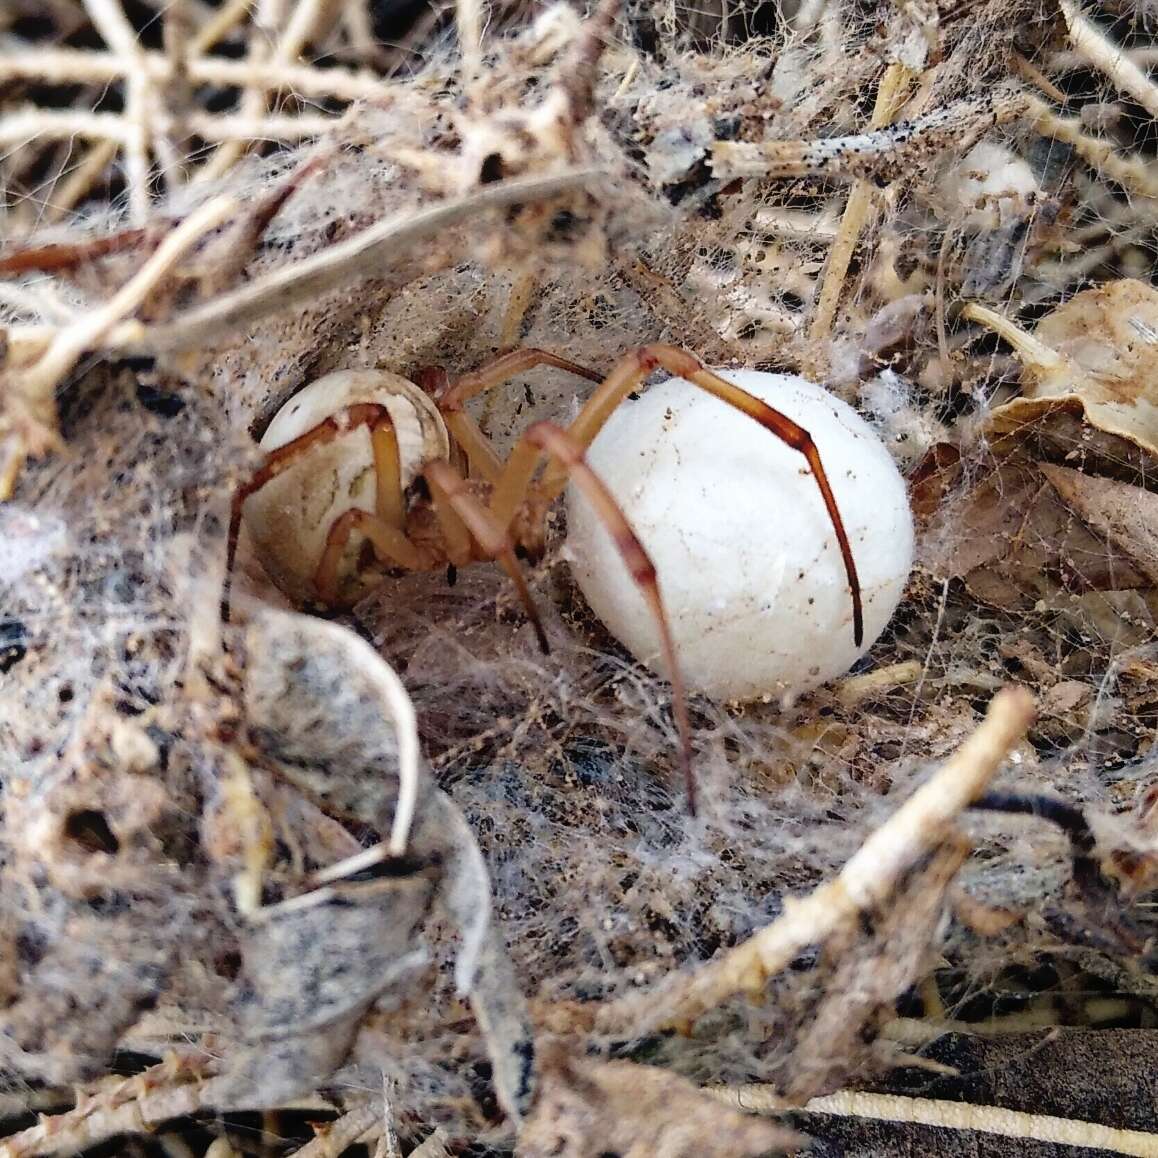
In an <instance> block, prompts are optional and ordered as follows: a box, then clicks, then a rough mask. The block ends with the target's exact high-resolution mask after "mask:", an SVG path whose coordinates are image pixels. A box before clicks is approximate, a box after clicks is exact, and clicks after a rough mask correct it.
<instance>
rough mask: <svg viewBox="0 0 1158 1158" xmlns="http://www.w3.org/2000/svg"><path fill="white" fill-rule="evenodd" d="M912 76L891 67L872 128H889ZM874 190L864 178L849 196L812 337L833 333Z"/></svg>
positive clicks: (810, 329)
mask: <svg viewBox="0 0 1158 1158" xmlns="http://www.w3.org/2000/svg"><path fill="white" fill-rule="evenodd" d="M910 75H911V74H910V73H909V70H908V69H907V68H905V66H904V65H903V64H899V63H897V62H894V63H893V64H890V65H889V67H888V69H887V70H886V71H885V75H884V77H883V78H882V79H881V85H880V88H879V89H878V90H877V100H876V106H875V108H874V109H873V116H872V128H874V129H880V128H883V127H884V126H885V125H887V124H888V123H889V122H890V121H891V120H892V119H893V117H895V116H896V113H897V109H898V106H899V104H900V100H901V96H902V94H903V93H904V91H905V89H906V88H907V87H908V84H909V79H910ZM872 199H873V186H872V184H871V183H870V182H868V181H866V180H864V179H863V178H858V179H857V180H856V181H855V182H854V184H853V187H852V191H851V192H850V193H849V195H848V202H847V204H846V205H845V207H844V216H843V217H842V218H841V220H840V229H839V230H838V232H837V235H836V240H835V241H834V242H833V245H832V248H831V249H830V250H829V251H828V265H827V267H826V268H825V271H824V282H823V283H822V285H821V287H820V296H819V297H818V299H817V302H816V310H815V312H814V313H813V315H812V323H811V324H810V326H809V327H808V334H809V337H811V338H813V339H817V338H824V337H826V336H827V335H828V334H829V333H830V332H831V330H832V323H833V319H834V318H835V317H836V307H837V303H838V302H839V301H840V295H841V291H842V290H843V289H844V279H845V278H846V277H847V276H848V267H849V264H850V263H851V261H852V255H853V252H854V251H855V250H856V244H857V241H858V240H859V239H860V235H861V231H862V230H863V229H864V226H865V222H866V220H867V219H868V214H869V209H870V208H871V207H872Z"/></svg>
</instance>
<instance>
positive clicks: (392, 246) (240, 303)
mask: <svg viewBox="0 0 1158 1158" xmlns="http://www.w3.org/2000/svg"><path fill="white" fill-rule="evenodd" d="M601 176H604V174H603V171H602V170H600V169H571V170H567V171H564V172H562V173H557V174H553V175H551V176H549V177H529V178H523V179H521V180H516V181H507V182H503V183H501V184H495V185H488V186H487V187H486V188H485V189H480V190H476V191H474V192H472V193H470V194H468V195H467V196H465V197H462V198H459V199H456V200H454V201H444V202H441V203H439V204H437V205H434V206H431V207H430V208H428V209H423V210H417V211H415V210H410V211H403V212H401V213H398V214H396V215H394V216H393V217H389V218H387V219H386V220H384V221H380V222H379V223H378V224H377V225H372V226H370V227H369V228H367V229H364V230H363V231H362V232H361V233H358V234H356V235H355V236H353V237H351V238H348V239H347V240H346V241H344V242H341V243H339V244H338V245H334V246H331V247H330V248H329V249H325V250H322V251H321V252H320V253H317V254H313V255H311V256H310V257H308V258H305V259H304V260H302V261H299V262H295V263H293V264H292V265H287V266H284V267H282V268H281V269H278V270H274V271H273V272H272V273H270V274H268V275H266V276H265V277H263V278H260V279H259V280H257V281H253V282H250V283H249V284H248V285H245V286H242V287H241V288H240V289H237V290H233V291H231V292H230V293H227V294H224V295H223V296H221V297H219V298H214V299H212V300H210V301H209V302H207V303H206V304H205V305H202V306H199V307H197V308H195V309H193V310H190V311H189V312H188V313H187V314H184V315H182V316H179V317H177V318H176V319H174V320H173V321H171V322H168V323H163V324H155V325H150V326H149V327H148V328H147V329H146V328H145V327H143V326H142V325H141V324H140V323H139V322H135V321H133V322H122V323H121V324H119V325H115V326H113V327H112V328H111V329H110V330H109V331H108V332H107V334H106V335H104V337H103V340H101V341H99V342H94V344H93V347H92V348H93V349H101V350H110V351H111V350H118V351H133V352H138V353H154V352H158V353H159V352H162V351H168V350H181V349H189V348H191V347H195V346H197V345H199V344H200V343H202V342H204V341H206V340H208V339H213V338H219V337H220V335H221V333H222V332H223V331H227V330H230V329H237V328H239V327H241V326H243V325H246V324H248V323H251V322H255V321H258V320H260V319H261V318H264V317H268V316H269V315H270V314H273V313H277V312H278V311H280V310H285V309H292V308H293V307H294V306H297V305H299V304H300V303H302V302H304V301H309V300H312V299H314V298H315V297H316V296H317V295H318V294H322V293H325V292H327V291H328V290H331V289H335V288H337V287H339V286H342V285H346V284H348V283H350V282H352V281H355V280H357V279H358V278H359V277H369V276H377V277H382V276H384V275H385V274H386V273H387V272H389V271H390V270H394V269H397V268H398V265H399V261H398V259H399V257H400V256H401V255H402V254H404V253H406V252H408V250H409V249H410V247H411V246H413V245H414V244H416V243H417V242H420V241H424V240H428V239H430V238H432V237H439V236H442V235H443V234H444V233H445V232H446V231H447V230H449V229H450V227H451V226H454V225H457V224H458V223H459V222H461V221H464V220H465V219H467V218H469V217H472V216H473V215H474V214H476V213H478V212H481V211H484V210H487V209H492V208H500V207H502V206H506V205H512V204H521V203H523V202H530V201H537V200H540V199H543V198H547V197H552V196H554V195H556V194H558V193H563V192H566V191H567V190H569V189H576V188H579V187H581V186H583V185H588V184H590V183H591V182H592V181H594V180H595V179H596V178H598V177H601ZM447 260H450V258H447ZM421 272H427V269H426V267H423V270H422V271H421ZM418 273H419V271H415V272H414V274H413V276H415V277H417V276H418ZM58 332H59V331H58V328H57V327H55V326H48V325H43V324H30V325H20V326H10V327H9V328H8V331H7V338H8V348H9V351H10V353H12V354H14V357H15V360H17V361H19V362H28V361H30V360H31V359H33V358H36V357H38V356H39V355H40V354H42V353H43V351H44V350H45V349H46V348H47V347H48V346H49V344H50V343H51V342H52V341H53V340H54V339H55V337H56V336H57V334H58Z"/></svg>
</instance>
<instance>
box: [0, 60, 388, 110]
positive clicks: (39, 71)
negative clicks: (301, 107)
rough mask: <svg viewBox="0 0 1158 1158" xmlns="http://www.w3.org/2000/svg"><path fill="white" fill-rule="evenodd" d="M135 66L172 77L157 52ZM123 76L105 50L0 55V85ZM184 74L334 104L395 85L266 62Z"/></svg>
mask: <svg viewBox="0 0 1158 1158" xmlns="http://www.w3.org/2000/svg"><path fill="white" fill-rule="evenodd" d="M138 63H139V65H140V66H141V67H143V68H144V69H145V71H146V72H147V73H148V75H149V78H150V79H151V80H152V81H153V82H154V84H166V83H168V82H169V81H170V80H171V79H172V78H173V75H174V64H173V61H172V60H171V59H170V58H169V57H167V56H166V55H164V54H163V53H160V52H145V51H141V52H140V54H139V56H138ZM124 75H125V65H124V61H123V59H122V58H121V57H120V56H118V55H116V54H115V53H111V52H85V51H83V50H82V49H79V48H50V49H47V50H45V51H43V52H23V53H20V54H13V55H11V56H6V57H0V81H12V80H41V81H45V82H47V83H48V84H114V83H116V82H117V81H119V80H122V79H123V78H124ZM186 75H187V76H188V78H189V80H190V81H191V82H193V83H195V84H204V85H215V86H217V87H219V88H237V87H242V86H244V85H245V84H254V83H256V84H260V85H261V86H262V87H264V88H268V89H269V90H270V91H275V92H276V91H285V92H293V93H297V94H300V95H301V96H307V97H332V98H335V99H337V100H344V101H354V100H374V101H381V100H382V99H383V98H384V97H386V96H389V95H391V94H394V93H397V92H398V91H399V90H398V88H397V86H395V85H392V84H391V83H390V82H389V81H386V80H383V79H382V78H381V77H378V76H375V75H374V74H373V73H370V72H354V71H352V70H350V69H346V68H337V67H335V68H313V67H312V66H310V65H308V64H282V65H276V66H275V65H272V64H270V62H269V61H264V60H249V59H248V58H246V57H242V58H241V59H240V60H232V59H230V58H228V57H221V56H205V57H199V56H190V58H189V60H188V62H187V65H186Z"/></svg>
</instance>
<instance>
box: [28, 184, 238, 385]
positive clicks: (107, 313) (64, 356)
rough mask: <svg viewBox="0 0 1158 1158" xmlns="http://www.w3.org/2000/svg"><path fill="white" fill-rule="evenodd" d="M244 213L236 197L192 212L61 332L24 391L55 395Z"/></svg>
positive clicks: (220, 199)
mask: <svg viewBox="0 0 1158 1158" xmlns="http://www.w3.org/2000/svg"><path fill="white" fill-rule="evenodd" d="M240 211H241V207H240V205H239V204H238V203H237V202H236V201H235V200H234V199H233V198H232V197H218V198H215V199H214V200H213V201H210V202H208V203H207V204H205V205H202V206H201V207H200V208H199V209H197V210H195V211H194V212H193V213H191V214H190V215H189V216H188V217H187V218H186V219H185V220H184V221H182V222H181V224H180V225H178V226H177V227H176V229H174V230H173V232H172V233H170V234H169V235H168V237H166V238H165V240H164V241H162V242H161V244H160V245H159V246H157V249H156V250H155V251H154V253H153V254H152V256H151V257H150V258H149V260H148V261H146V262H145V264H144V265H143V266H141V268H140V269H139V270H138V271H137V273H136V274H135V275H134V276H133V277H132V278H130V280H129V281H128V282H126V283H125V285H123V286H122V287H121V288H120V289H119V290H118V291H117V292H116V293H115V294H114V295H113V297H112V298H111V299H110V301H109V302H108V303H107V304H106V305H104V306H102V307H100V308H99V309H95V310H93V311H92V312H91V313H88V314H85V315H84V316H83V317H81V318H78V319H77V320H76V321H75V322H73V323H72V324H71V325H69V326H68V327H67V328H65V329H62V330H60V331H58V333H57V334H56V336H55V337H54V338H53V339H52V342H51V343H50V345H49V347H48V349H47V350H45V352H44V354H43V355H42V356H41V357H40V359H39V360H38V361H37V362H36V363H34V364H33V365H32V366H30V367H29V368H28V369H27V370H25V371H24V372H23V373H22V374H21V376H20V380H19V381H20V390H21V392H22V393H23V394H24V395H25V396H26V397H27V398H31V399H43V398H48V397H51V394H52V392H53V390H55V389H56V387H57V386H58V385H59V384H60V382H61V381H62V380H63V378H64V376H65V375H66V374H68V372H69V371H70V370H71V369H72V368H73V367H74V366H75V365H76V363H77V361H78V360H79V358H80V357H81V355H82V354H83V353H84V352H85V351H86V350H90V349H92V348H93V347H94V346H96V345H97V344H98V343H99V341H100V339H101V338H102V337H103V336H104V335H105V334H107V333H108V332H109V331H110V330H111V329H112V328H113V327H114V326H115V325H116V324H117V323H118V322H120V321H123V320H124V319H125V318H126V317H128V316H129V315H130V314H131V313H133V312H134V311H135V310H137V309H139V308H140V306H141V304H142V303H143V302H144V300H145V299H146V298H147V297H148V296H149V294H150V293H152V292H153V290H154V289H156V287H157V286H158V285H159V284H160V283H161V281H163V280H164V279H165V278H166V277H167V276H168V275H169V273H170V272H171V270H172V269H173V267H174V266H175V265H176V264H177V263H178V262H179V261H180V260H181V259H182V258H183V257H184V256H185V254H186V253H187V252H188V251H189V250H190V249H191V248H192V247H193V246H194V245H196V244H197V242H198V241H199V240H200V239H201V238H202V237H203V236H204V235H205V234H206V233H208V232H210V231H211V230H213V229H216V228H217V226H219V225H221V224H222V223H223V222H225V221H228V220H229V219H230V218H231V217H234V216H236V215H237V214H238V213H239V212H240Z"/></svg>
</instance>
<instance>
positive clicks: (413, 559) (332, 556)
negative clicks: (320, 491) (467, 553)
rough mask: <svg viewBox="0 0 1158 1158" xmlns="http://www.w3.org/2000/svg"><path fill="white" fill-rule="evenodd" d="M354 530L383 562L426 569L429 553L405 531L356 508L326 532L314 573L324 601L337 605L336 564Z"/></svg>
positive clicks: (335, 521) (411, 569)
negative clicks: (366, 541)
mask: <svg viewBox="0 0 1158 1158" xmlns="http://www.w3.org/2000/svg"><path fill="white" fill-rule="evenodd" d="M355 531H357V532H358V533H359V534H360V535H363V536H365V538H366V539H367V540H368V541H369V543H370V545H371V546H372V547H373V548H374V554H375V555H377V556H378V558H379V559H380V560H381V561H382V562H384V563H394V564H395V565H397V566H399V567H405V568H406V570H407V571H425V570H427V569H428V568H429V566H430V563H431V559H430V556H429V554H427V553H426V552H425V551H422V550H421V549H420V548H418V547H416V546H415V545H414V544H413V543H412V542H411V541H410V540H409V539H408V538H407V537H406V533H405V532H404V531H402V530H400V529H399V528H398V527H393V526H391V525H390V524H389V523H387V522H385V521H384V520H383V519H382V518H380V517H379V516H378V515H376V514H373V513H371V512H370V511H363V510H359V509H358V508H357V507H355V508H354V509H353V510H349V511H346V513H345V514H343V515H340V516H339V517H338V518H336V519H335V520H334V522H333V524H332V525H331V527H330V530H329V533H328V534H327V535H326V547H325V550H324V551H323V552H322V558H321V560H320V561H319V563H318V569H317V571H316V572H315V573H314V586H315V587H316V588H317V592H318V598H319V599H321V601H322V602H323V603H328V604H332V605H335V606H336V605H337V604H338V602H339V599H338V588H339V585H340V584H339V577H338V567H339V566H340V564H341V562H342V555H343V554H344V553H345V550H346V544H347V543H348V542H349V540H350V536H351V535H352V534H353V533H354V532H355Z"/></svg>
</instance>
